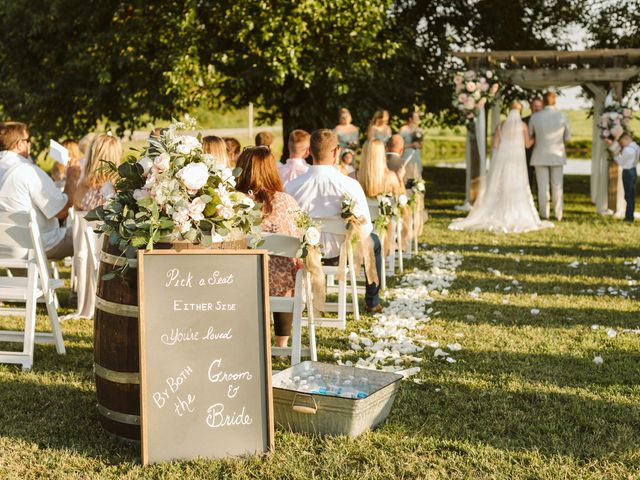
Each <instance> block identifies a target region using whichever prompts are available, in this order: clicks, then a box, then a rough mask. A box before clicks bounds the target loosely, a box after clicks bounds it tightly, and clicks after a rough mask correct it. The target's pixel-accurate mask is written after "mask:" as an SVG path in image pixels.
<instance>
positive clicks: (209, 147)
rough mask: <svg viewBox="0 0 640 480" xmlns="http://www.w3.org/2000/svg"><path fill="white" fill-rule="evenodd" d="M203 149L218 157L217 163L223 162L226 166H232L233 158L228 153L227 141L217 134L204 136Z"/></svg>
mask: <svg viewBox="0 0 640 480" xmlns="http://www.w3.org/2000/svg"><path fill="white" fill-rule="evenodd" d="M202 151H203V152H204V153H206V154H209V155H211V156H213V157H214V158H215V159H216V163H221V164H223V165H224V166H225V167H230V166H231V160H230V159H229V155H228V153H227V143H226V142H225V141H224V139H222V138H220V137H216V136H215V135H209V136H206V137H204V138H203V139H202Z"/></svg>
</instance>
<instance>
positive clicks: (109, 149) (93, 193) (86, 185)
mask: <svg viewBox="0 0 640 480" xmlns="http://www.w3.org/2000/svg"><path fill="white" fill-rule="evenodd" d="M121 159H122V143H121V142H120V140H119V139H118V138H116V137H114V136H111V135H108V134H106V133H101V134H100V135H98V136H97V137H96V138H95V139H94V140H93V142H92V143H91V147H89V155H88V156H87V165H86V167H85V171H84V177H83V178H82V180H80V183H79V184H78V189H77V190H76V195H75V199H74V202H73V206H74V208H75V209H76V211H78V212H88V211H90V210H93V209H94V208H96V207H99V206H100V205H103V204H104V202H105V201H106V198H105V195H106V194H107V189H108V188H109V186H110V185H111V183H110V181H111V177H110V175H109V174H108V173H107V172H105V171H104V163H103V162H113V163H114V164H115V165H120V161H121ZM106 184H108V185H107V186H105V185H106Z"/></svg>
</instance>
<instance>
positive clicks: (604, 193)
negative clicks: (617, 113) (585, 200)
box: [585, 83, 609, 214]
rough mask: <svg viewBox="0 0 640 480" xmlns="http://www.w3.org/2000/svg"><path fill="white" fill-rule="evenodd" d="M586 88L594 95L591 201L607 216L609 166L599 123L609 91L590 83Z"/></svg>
mask: <svg viewBox="0 0 640 480" xmlns="http://www.w3.org/2000/svg"><path fill="white" fill-rule="evenodd" d="M585 87H586V88H588V89H589V90H591V93H593V131H592V136H591V200H592V201H593V203H595V205H596V212H597V213H599V214H606V213H607V211H608V208H609V199H608V193H609V165H608V163H609V162H608V155H607V150H606V148H605V144H604V141H603V140H602V138H600V129H599V128H598V122H599V121H600V115H602V112H603V111H604V102H605V98H606V96H607V91H606V89H605V88H603V87H602V86H599V85H596V84H593V83H588V84H586V85H585Z"/></svg>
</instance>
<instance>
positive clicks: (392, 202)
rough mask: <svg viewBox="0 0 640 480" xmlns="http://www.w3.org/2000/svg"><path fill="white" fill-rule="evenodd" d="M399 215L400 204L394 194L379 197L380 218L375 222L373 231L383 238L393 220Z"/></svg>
mask: <svg viewBox="0 0 640 480" xmlns="http://www.w3.org/2000/svg"><path fill="white" fill-rule="evenodd" d="M397 214H398V203H397V201H396V198H395V197H394V196H393V194H390V193H387V194H385V195H378V216H377V217H376V219H375V220H374V221H373V229H374V231H375V232H376V234H378V236H381V235H383V234H384V232H386V230H387V227H388V226H389V224H390V223H391V218H392V217H394V216H396V215H397Z"/></svg>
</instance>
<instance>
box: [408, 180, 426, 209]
mask: <svg viewBox="0 0 640 480" xmlns="http://www.w3.org/2000/svg"><path fill="white" fill-rule="evenodd" d="M426 190H427V185H426V182H425V181H424V178H422V177H419V178H416V179H414V181H413V185H412V186H411V196H410V197H409V202H408V204H409V206H410V207H414V206H415V205H416V203H417V201H418V197H419V196H422V197H423V198H424V192H425V191H426Z"/></svg>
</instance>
